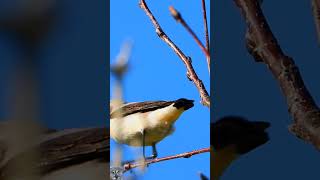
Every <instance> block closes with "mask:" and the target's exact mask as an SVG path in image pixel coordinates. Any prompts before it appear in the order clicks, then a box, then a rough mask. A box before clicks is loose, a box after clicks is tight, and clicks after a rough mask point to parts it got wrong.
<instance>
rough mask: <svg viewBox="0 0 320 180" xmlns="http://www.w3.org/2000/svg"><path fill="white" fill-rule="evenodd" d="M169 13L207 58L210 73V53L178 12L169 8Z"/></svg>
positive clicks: (171, 7)
mask: <svg viewBox="0 0 320 180" xmlns="http://www.w3.org/2000/svg"><path fill="white" fill-rule="evenodd" d="M169 10H170V13H171V15H172V17H173V18H174V19H175V20H176V21H177V22H179V23H181V25H182V26H183V27H184V28H186V30H187V31H188V33H190V34H191V36H192V38H193V39H194V40H195V41H196V43H197V44H198V46H199V47H200V48H201V50H202V52H203V53H204V54H205V56H206V58H207V63H208V69H209V72H210V53H209V51H208V50H207V48H206V47H204V45H203V44H202V42H201V41H200V39H199V38H198V36H197V35H196V33H194V31H193V30H192V29H191V27H190V26H189V25H188V24H187V22H186V21H185V20H184V19H183V17H182V16H181V14H180V12H179V11H177V10H176V9H175V8H174V7H173V6H170V7H169Z"/></svg>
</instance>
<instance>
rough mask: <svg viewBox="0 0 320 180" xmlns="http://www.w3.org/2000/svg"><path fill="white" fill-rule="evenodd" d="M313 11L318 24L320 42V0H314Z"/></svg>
mask: <svg viewBox="0 0 320 180" xmlns="http://www.w3.org/2000/svg"><path fill="white" fill-rule="evenodd" d="M312 12H313V17H314V23H315V25H316V30H317V36H318V42H319V43H320V0H312Z"/></svg>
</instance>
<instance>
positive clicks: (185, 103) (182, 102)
mask: <svg viewBox="0 0 320 180" xmlns="http://www.w3.org/2000/svg"><path fill="white" fill-rule="evenodd" d="M193 102H194V100H189V99H185V98H180V99H178V100H176V101H175V102H174V104H173V107H176V108H177V109H179V108H183V109H184V110H188V109H190V108H192V107H193V105H194V104H193Z"/></svg>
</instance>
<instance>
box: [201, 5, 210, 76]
mask: <svg viewBox="0 0 320 180" xmlns="http://www.w3.org/2000/svg"><path fill="white" fill-rule="evenodd" d="M201 1H202V13H203V24H204V33H205V39H206V48H207V51H208V52H209V54H210V43H209V32H208V21H207V10H206V9H207V8H206V2H205V0H201ZM210 58H211V57H210V56H209V58H208V57H207V62H208V66H209V72H210V61H211V60H210Z"/></svg>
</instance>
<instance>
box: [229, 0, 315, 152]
mask: <svg viewBox="0 0 320 180" xmlns="http://www.w3.org/2000/svg"><path fill="white" fill-rule="evenodd" d="M234 1H235V3H236V4H237V6H238V7H239V8H240V10H241V13H242V14H243V16H244V18H245V20H246V23H247V28H248V29H247V32H248V33H247V37H246V40H247V48H248V51H249V53H250V54H251V55H252V56H253V57H254V58H255V59H256V60H259V61H262V62H263V63H265V64H266V65H267V66H268V68H269V69H270V71H271V73H272V74H273V76H274V77H275V78H276V80H277V81H278V83H279V85H280V88H281V90H282V93H283V94H284V96H285V98H286V101H287V105H288V111H289V113H290V114H291V116H292V117H293V120H294V122H293V124H292V125H290V127H289V130H290V131H291V132H292V133H293V134H295V135H296V136H297V137H299V138H301V139H303V140H304V141H306V142H309V143H311V144H313V145H314V146H315V147H316V148H317V149H318V150H320V110H319V108H318V106H317V105H316V104H315V102H314V100H313V98H312V97H311V95H310V93H309V91H308V89H307V88H306V87H305V85H304V82H303V80H302V77H301V75H300V72H299V70H298V67H297V66H296V65H295V64H294V61H293V59H292V58H290V57H288V56H286V55H285V54H284V53H283V51H282V49H281V48H280V46H279V44H278V42H277V40H276V38H275V37H274V35H273V34H272V32H271V30H270V27H269V25H268V23H267V21H266V19H265V17H264V15H263V12H262V10H261V8H260V4H259V2H258V1H257V0H234Z"/></svg>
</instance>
